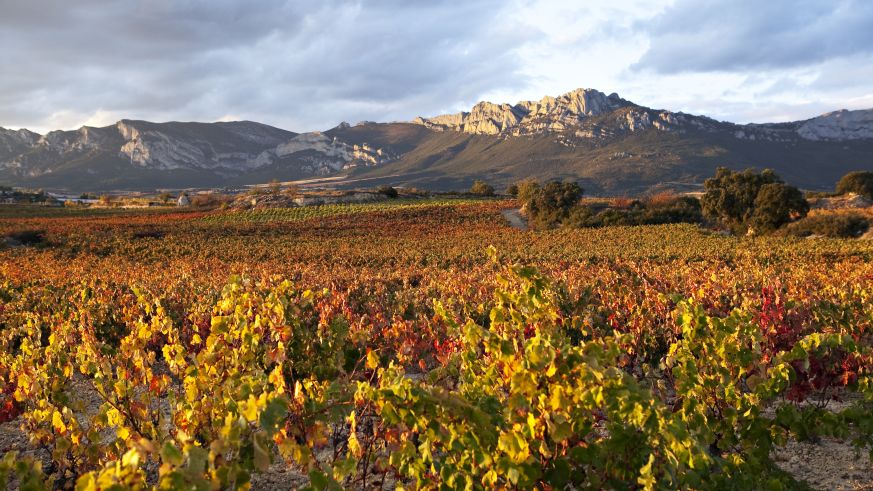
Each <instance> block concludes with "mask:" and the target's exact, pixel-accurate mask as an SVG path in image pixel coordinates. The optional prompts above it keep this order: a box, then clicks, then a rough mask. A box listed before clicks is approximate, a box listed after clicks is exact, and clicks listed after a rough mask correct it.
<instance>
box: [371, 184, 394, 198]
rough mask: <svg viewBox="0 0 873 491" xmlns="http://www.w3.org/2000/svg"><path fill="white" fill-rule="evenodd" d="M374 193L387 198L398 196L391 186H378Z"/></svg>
mask: <svg viewBox="0 0 873 491" xmlns="http://www.w3.org/2000/svg"><path fill="white" fill-rule="evenodd" d="M376 192H377V193H380V194H384V195H385V196H387V197H389V198H396V197H397V196H398V193H397V190H396V189H394V188H393V187H391V186H379V188H378V189H376Z"/></svg>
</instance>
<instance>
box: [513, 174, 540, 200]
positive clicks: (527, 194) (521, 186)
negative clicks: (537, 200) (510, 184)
mask: <svg viewBox="0 0 873 491" xmlns="http://www.w3.org/2000/svg"><path fill="white" fill-rule="evenodd" d="M517 187H518V194H517V195H518V200H519V201H521V202H522V203H525V204H526V203H528V202H529V201H530V200H531V199H533V197H534V195H535V194H536V193H538V192H539V190H540V183H538V182H537V181H536V180H535V179H525V180H524V181H521V182H519V183H518V185H517Z"/></svg>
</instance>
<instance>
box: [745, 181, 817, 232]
mask: <svg viewBox="0 0 873 491" xmlns="http://www.w3.org/2000/svg"><path fill="white" fill-rule="evenodd" d="M808 212H809V203H807V201H806V199H805V198H804V197H803V194H802V193H801V192H800V191H799V190H798V189H797V188H795V187H793V186H788V185H785V184H781V183H772V184H765V185H764V186H762V187H761V190H760V191H758V196H757V197H756V198H755V209H754V211H753V212H752V216H751V218H750V219H749V225H750V226H751V227H752V228H753V229H754V230H755V232H756V233H762V232H772V231H774V230H776V229H777V228H779V227H781V226H783V225H785V224H787V223H788V222H790V221H791V220H792V219H794V218H801V217H804V216H806V214H807V213H808Z"/></svg>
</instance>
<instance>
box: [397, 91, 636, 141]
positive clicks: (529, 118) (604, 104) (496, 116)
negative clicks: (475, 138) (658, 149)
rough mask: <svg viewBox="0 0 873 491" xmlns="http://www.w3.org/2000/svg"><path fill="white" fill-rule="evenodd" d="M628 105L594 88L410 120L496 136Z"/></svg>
mask: <svg viewBox="0 0 873 491" xmlns="http://www.w3.org/2000/svg"><path fill="white" fill-rule="evenodd" d="M627 105H631V104H630V103H628V102H627V101H625V100H623V99H621V98H620V97H619V96H618V94H611V95H609V96H607V95H606V94H604V93H603V92H600V91H598V90H595V89H576V90H573V91H570V92H567V93H566V94H563V95H560V96H558V97H551V96H546V97H543V98H542V99H540V100H538V101H521V102H519V103H517V104H515V105H514V106H513V105H510V104H495V103H492V102H484V101H483V102H479V103H477V104H476V105H475V106H473V108H472V109H471V110H470V112H461V113H456V114H445V115H441V116H435V117H432V118H422V117H419V118H416V119H415V120H414V121H413V122H414V123H417V124H421V125H424V126H427V127H429V128H432V129H435V130H438V131H443V130H454V131H462V132H464V133H473V134H485V135H497V134H501V133H507V134H521V133H530V132H532V131H538V130H539V129H546V130H549V129H551V130H555V129H564V128H565V127H566V126H567V125H572V124H575V123H578V122H579V121H581V120H583V119H585V118H587V117H590V116H598V115H601V114H605V113H607V112H610V111H614V110H615V109H618V108H620V107H624V106H627Z"/></svg>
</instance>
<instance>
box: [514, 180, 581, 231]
mask: <svg viewBox="0 0 873 491" xmlns="http://www.w3.org/2000/svg"><path fill="white" fill-rule="evenodd" d="M524 192H525V195H526V196H528V195H529V197H528V199H527V201H523V202H524V205H525V207H526V208H527V212H528V215H529V217H530V223H531V224H532V225H534V227H535V228H550V227H553V226H555V225H558V224H560V223H562V222H563V221H564V220H566V219H567V217H568V216H569V214H570V211H571V209H573V207H575V206H576V205H577V204H578V203H579V199H580V198H581V197H582V193H583V190H582V188H581V187H580V186H579V184H577V183H575V182H558V181H551V182H549V183H547V184H546V185H545V186H542V187H540V186H539V185H538V184H537V185H531V186H530V188H527V189H525V190H524ZM521 194H522V192H521V189H520V190H519V196H521Z"/></svg>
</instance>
